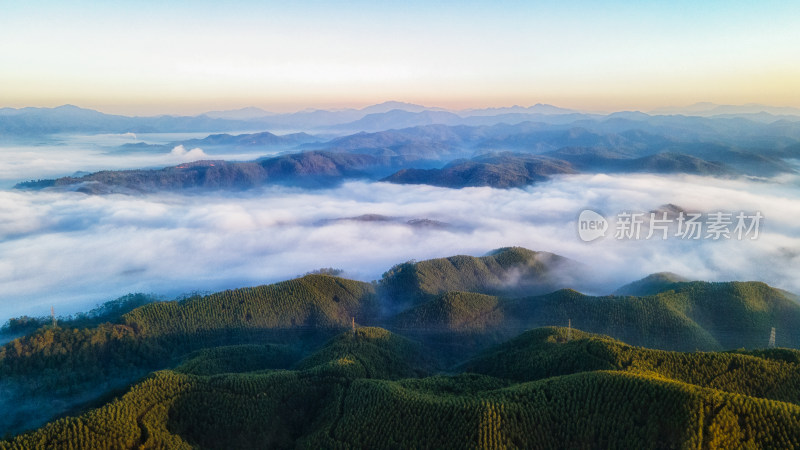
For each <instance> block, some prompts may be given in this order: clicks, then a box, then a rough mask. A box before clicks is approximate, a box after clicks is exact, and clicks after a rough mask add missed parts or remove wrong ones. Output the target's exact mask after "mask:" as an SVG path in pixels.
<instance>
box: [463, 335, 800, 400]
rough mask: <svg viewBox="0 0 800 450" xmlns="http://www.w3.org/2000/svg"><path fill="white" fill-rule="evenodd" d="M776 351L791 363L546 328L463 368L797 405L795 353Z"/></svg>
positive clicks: (799, 386)
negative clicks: (604, 379)
mask: <svg viewBox="0 0 800 450" xmlns="http://www.w3.org/2000/svg"><path fill="white" fill-rule="evenodd" d="M775 351H776V350H772V351H771V352H775ZM781 351H782V352H788V353H790V354H792V355H793V356H794V360H795V361H787V360H780V359H774V358H769V357H766V356H760V355H758V354H755V353H751V354H743V353H735V352H727V353H720V352H692V353H682V352H669V351H663V350H652V349H647V348H642V347H633V346H630V345H627V344H624V343H622V342H620V341H617V340H614V339H611V338H608V337H606V336H602V335H595V334H589V333H584V332H582V331H578V330H571V331H570V330H567V329H565V328H552V327H551V328H538V329H535V330H531V331H528V332H525V333H523V334H522V335H520V336H518V337H516V338H514V339H512V340H511V341H509V342H506V343H504V344H501V345H499V346H497V347H495V348H492V349H490V350H488V351H486V352H485V353H483V354H482V355H480V356H478V357H476V358H475V359H473V360H471V361H469V362H468V363H466V364H464V366H463V369H464V370H466V371H468V372H475V373H481V374H485V375H491V376H494V377H499V378H506V379H510V380H514V381H517V382H522V381H534V380H539V379H543V378H549V377H553V376H558V375H567V374H572V373H578V372H589V371H596V370H622V371H628V372H636V373H641V374H644V375H647V376H658V377H663V378H668V379H671V380H675V381H680V382H683V383H687V384H693V385H697V386H702V387H707V388H713V389H719V390H724V391H727V392H733V393H737V394H744V395H748V396H751V397H759V398H769V399H772V400H780V401H784V402H791V403H794V404H797V405H800V363H798V362H796V360H797V358H798V357H800V351H798V350H788V349H781ZM767 355H769V352H767Z"/></svg>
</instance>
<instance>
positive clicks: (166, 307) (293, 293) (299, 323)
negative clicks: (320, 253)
mask: <svg viewBox="0 0 800 450" xmlns="http://www.w3.org/2000/svg"><path fill="white" fill-rule="evenodd" d="M377 307H378V304H377V297H376V296H375V290H374V287H373V286H372V285H371V284H369V283H362V282H358V281H353V280H347V279H344V278H337V277H332V276H328V275H306V276H304V277H302V278H298V279H294V280H289V281H284V282H280V283H275V284H270V285H265V286H258V287H253V288H242V289H233V290H228V291H223V292H219V293H216V294H211V295H208V296H205V297H194V298H189V299H186V300H183V301H180V302H162V303H154V304H151V305H146V306H144V307H142V308H138V309H136V310H134V311H131V312H130V313H128V314H125V315H124V316H123V322H124V323H125V325H127V326H129V327H131V328H133V329H134V330H136V331H137V332H139V333H142V334H145V335H147V336H163V335H170V334H193V333H198V332H203V331H209V330H217V329H221V328H233V329H239V328H266V329H275V328H277V329H281V328H334V329H336V328H341V327H346V326H349V325H350V322H351V320H352V318H353V317H355V319H356V321H358V322H363V321H365V320H368V319H371V318H373V317H374V316H375V315H376V314H377Z"/></svg>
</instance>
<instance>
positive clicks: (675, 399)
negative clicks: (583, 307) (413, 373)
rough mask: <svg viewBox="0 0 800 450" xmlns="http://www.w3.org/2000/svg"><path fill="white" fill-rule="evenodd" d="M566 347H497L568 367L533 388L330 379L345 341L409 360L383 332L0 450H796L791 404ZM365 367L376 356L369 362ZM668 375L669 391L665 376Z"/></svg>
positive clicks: (678, 363)
mask: <svg viewBox="0 0 800 450" xmlns="http://www.w3.org/2000/svg"><path fill="white" fill-rule="evenodd" d="M567 333H568V332H567V331H566V330H564V329H544V330H534V331H532V332H530V333H528V334H526V335H523V336H520V337H519V338H517V339H515V340H514V341H512V342H509V343H508V344H505V346H504V347H509V348H508V350H509V351H511V352H512V353H514V355H515V356H517V357H521V358H522V359H521V360H520V362H519V364H520V365H525V364H529V365H531V368H530V370H531V371H533V372H535V371H536V370H537V366H538V367H539V368H542V367H544V364H542V363H541V362H540V361H539V358H542V357H543V358H544V359H545V361H549V362H551V363H552V362H553V361H559V360H560V361H563V362H565V364H564V365H562V366H561V367H562V369H563V370H562V372H563V374H560V375H557V376H548V375H547V374H541V373H540V374H539V375H543V376H540V377H534V378H536V380H535V381H526V382H519V381H507V380H505V379H502V378H495V377H492V376H487V375H475V374H468V373H465V374H461V375H455V376H434V377H428V378H405V379H400V380H392V379H386V378H384V377H364V374H363V372H360V371H358V370H354V371H352V370H339V371H331V370H327V366H328V365H330V364H331V362H335V361H341V359H338V360H337V359H331V358H329V357H327V356H325V354H326V353H328V352H331V351H333V353H334V354H335V353H337V351H336V350H334V349H335V348H337V347H341V346H342V345H343V344H344V343H346V342H349V341H353V340H355V341H358V340H364V341H365V343H369V345H372V346H376V347H379V348H381V351H385V352H388V353H394V354H396V356H397V357H398V358H399V360H404V359H405V358H404V356H403V354H404V351H405V349H406V348H408V347H407V346H406V345H405V344H404V343H401V344H399V342H398V341H395V339H394V338H393V337H392V335H391V334H389V333H388V332H386V331H382V330H379V329H368V330H363V333H361V334H357V335H356V336H353V335H352V333H351V332H346V333H345V334H343V335H341V336H339V337H337V338H336V339H334V340H333V341H332V342H331V343H329V344H328V345H327V346H326V347H324V348H323V349H322V350H321V352H320V353H318V354H317V355H314V356H312V357H311V358H310V359H307V360H306V362H305V363H303V364H301V366H302V367H301V370H293V371H286V370H267V371H257V372H248V373H226V374H220V375H212V376H200V375H189V374H181V373H177V372H173V371H161V372H156V373H155V374H153V375H152V376H150V377H148V378H147V379H145V380H143V381H142V382H141V383H138V384H137V385H135V386H134V387H133V388H132V389H131V390H130V391H129V392H127V393H126V394H125V395H123V396H122V397H120V398H119V399H116V400H114V401H112V402H110V403H109V404H107V405H105V406H103V407H101V408H98V409H95V410H92V411H89V412H87V413H86V414H83V415H81V416H77V417H68V418H64V419H59V420H58V421H55V422H52V423H50V424H48V425H47V426H45V427H43V428H41V429H39V430H36V431H34V432H32V433H28V434H25V435H21V436H18V437H16V438H14V439H13V440H10V441H6V442H0V448H2V449H22V448H32V447H52V446H57V445H60V446H65V447H67V448H69V447H70V446H71V447H73V448H94V447H129V448H130V447H144V448H158V447H169V448H251V447H253V446H259V447H269V448H343V447H352V446H358V447H369V448H398V447H404V448H409V447H435V448H464V447H482V448H564V447H569V448H586V447H597V446H599V447H625V448H675V447H698V448H732V447H741V446H755V447H780V448H791V447H793V446H797V445H800V406H798V404H797V403H796V401H797V397H796V396H795V397H793V398H792V399H787V400H789V401H779V400H770V399H765V398H759V397H758V395H756V393H754V392H746V393H741V392H740V391H747V390H748V389H749V387H748V386H746V385H743V384H741V382H737V381H736V380H734V379H729V380H728V382H727V383H721V382H719V381H717V380H716V379H714V378H713V377H709V378H707V379H704V380H695V381H696V382H695V383H691V382H689V381H686V380H684V381H681V380H679V379H677V378H680V376H681V374H682V373H683V371H682V368H683V367H684V366H683V365H685V364H687V363H688V364H690V365H691V364H698V365H702V363H703V362H704V361H693V358H694V357H692V356H686V355H684V354H679V353H673V352H655V355H654V354H651V353H652V352H653V351H649V350H645V349H637V348H633V347H629V346H626V345H625V344H622V343H620V342H617V341H614V340H612V339H609V338H606V337H602V336H594V335H589V334H586V333H582V332H579V331H577V330H572V338H573V339H572V340H569V341H567V340H566V336H567ZM399 339H402V338H399ZM400 342H402V341H400ZM398 344H399V345H398ZM593 345H596V346H599V347H600V348H607V349H612V350H616V351H617V353H614V352H613V351H611V354H613V355H618V356H620V357H619V358H618V359H617V362H620V361H625V362H626V363H627V367H620V366H619V365H617V366H615V364H614V362H613V361H614V360H613V359H610V360H608V361H606V366H605V367H602V369H604V370H599V369H601V368H600V367H591V366H592V364H594V363H591V362H590V363H589V364H588V365H582V366H579V365H575V362H576V361H579V360H581V359H586V358H587V356H590V355H587V349H589V350H588V351H592V346H593ZM504 347H501V348H498V349H496V350H495V354H497V353H498V352H501V351H502V350H503V348H504ZM362 350H363V348H362ZM649 352H650V353H649ZM356 353H358V352H357V351H356ZM365 353H366V354H372V353H374V349H371V350H367V351H366V352H365ZM363 354H364V353H362V355H363ZM699 355H700V356H699V357H700V358H706V359H707V360H708V361H716V360H717V359H719V360H720V361H726V360H727V361H736V360H738V359H741V360H742V361H747V362H750V363H753V364H755V363H757V360H761V358H758V357H755V356H744V355H736V354H713V353H712V354H707V355H704V354H699ZM333 356H334V358H335V357H336V356H337V355H333ZM492 358H493V356H492V354H491V353H489V354H487V355H484V356H483V357H482V358H479V359H476V360H475V361H473V363H474V364H477V366H475V367H476V368H477V367H478V366H479V365H480V364H484V365H486V364H489V365H488V367H494V365H493V364H490V362H491V360H492ZM315 360H318V361H319V364H316V363H315V362H314V361H315ZM659 361H660V363H659V364H656V363H657V362H659ZM763 361H764V364H766V365H764V366H763V367H765V368H767V370H768V371H769V373H771V374H773V376H774V377H778V376H780V375H781V374H783V376H786V377H791V376H792V375H791V373H795V375H794V377H795V378H796V377H797V375H796V373H797V367H794V366H792V365H791V364H794V363H786V362H783V363H781V364H777V365H776V364H775V361H772V360H769V359H764V360H763ZM494 362H500V361H494ZM342 364H343V365H350V363H347V362H342ZM548 365H549V364H548ZM596 365H598V366H599V365H601V364H596ZM653 368H660V370H661V372H658V371H652V370H650V369H653ZM512 370H515V369H512ZM670 371H671V373H672V375H673V376H674V377H670V376H667V375H666V374H665V373H666V372H670ZM751 372H752V371H751ZM520 373H524V371H523V372H520ZM387 375H389V377H388V378H392V377H393V376H394V375H395V374H392V373H388V374H387ZM506 375H507V374H506ZM522 378H525V377H522ZM737 383H738V384H737ZM714 384H716V386H712V387H708V385H714ZM776 395H788V396H792V395H796V392H793V393H787V392H780V393H778V394H776Z"/></svg>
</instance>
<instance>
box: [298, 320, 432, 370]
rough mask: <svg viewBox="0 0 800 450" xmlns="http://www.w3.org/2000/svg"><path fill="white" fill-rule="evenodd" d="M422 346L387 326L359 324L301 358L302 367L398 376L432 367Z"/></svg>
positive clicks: (300, 364)
mask: <svg viewBox="0 0 800 450" xmlns="http://www.w3.org/2000/svg"><path fill="white" fill-rule="evenodd" d="M432 363H433V361H431V360H430V358H429V357H427V356H426V355H425V354H424V353H423V349H422V346H420V345H419V344H418V343H415V342H412V341H410V340H408V339H406V338H404V337H402V336H398V335H396V334H393V333H390V332H389V331H387V330H384V329H383V328H374V327H366V328H358V329H356V330H355V332H348V333H344V334H340V335H339V336H336V337H335V338H333V339H332V340H331V341H330V342H328V343H327V344H326V345H325V346H324V347H323V348H322V349H321V350H319V351H317V352H316V353H314V354H313V355H311V356H309V357H308V358H306V359H304V360H303V361H300V363H299V364H298V365H297V368H298V369H300V370H304V369H307V370H315V371H319V372H320V373H325V374H331V375H339V374H341V375H344V376H349V377H358V378H383V379H397V378H407V377H413V376H418V375H421V374H424V373H426V372H429V371H430V370H431V369H432V366H431V365H432Z"/></svg>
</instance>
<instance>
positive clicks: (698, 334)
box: [391, 282, 800, 351]
mask: <svg viewBox="0 0 800 450" xmlns="http://www.w3.org/2000/svg"><path fill="white" fill-rule="evenodd" d="M673 287H674V289H671V290H669V291H666V292H662V293H660V294H657V295H652V296H646V297H633V296H603V297H595V296H588V295H584V294H581V293H579V292H576V291H573V290H569V289H563V290H559V291H556V292H553V293H550V294H546V295H540V296H535V297H525V298H502V297H494V296H488V295H482V294H474V293H467V292H449V293H446V294H443V295H439V296H438V297H434V298H433V299H432V300H429V301H428V302H426V303H423V304H420V305H417V306H415V307H412V308H409V309H407V310H405V311H403V312H401V313H399V314H397V315H396V316H395V317H394V318H393V319H392V321H391V326H392V327H394V328H393V329H397V330H398V331H402V332H404V333H407V334H412V335H415V336H422V335H433V336H438V337H439V338H441V336H442V335H445V334H447V335H462V336H460V337H463V335H482V336H483V338H482V339H481V340H480V342H481V343H482V344H483V345H490V344H491V343H492V342H497V341H498V339H507V338H509V337H511V336H513V335H515V334H517V333H520V332H522V331H524V330H526V329H529V328H534V327H542V326H551V325H566V324H567V323H568V321H571V322H572V324H573V326H575V327H580V328H581V329H584V330H587V331H590V332H593V333H601V334H605V335H609V336H613V337H614V338H617V339H621V340H623V341H625V342H630V343H631V344H634V345H642V346H646V347H651V348H660V349H665V350H683V351H692V350H729V349H736V348H740V347H746V348H763V347H766V345H767V343H768V340H769V336H770V331H771V329H772V327H775V328H776V344H777V345H778V346H781V347H794V348H796V347H800V304H799V303H797V302H796V301H794V300H793V299H792V298H790V297H789V296H788V295H787V294H786V293H785V292H784V291H781V290H778V289H775V288H772V287H770V286H768V285H766V284H764V283H759V282H727V283H707V282H680V283H676V284H675V285H674V286H673ZM456 340H457V339H456ZM462 342H463V341H462Z"/></svg>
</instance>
